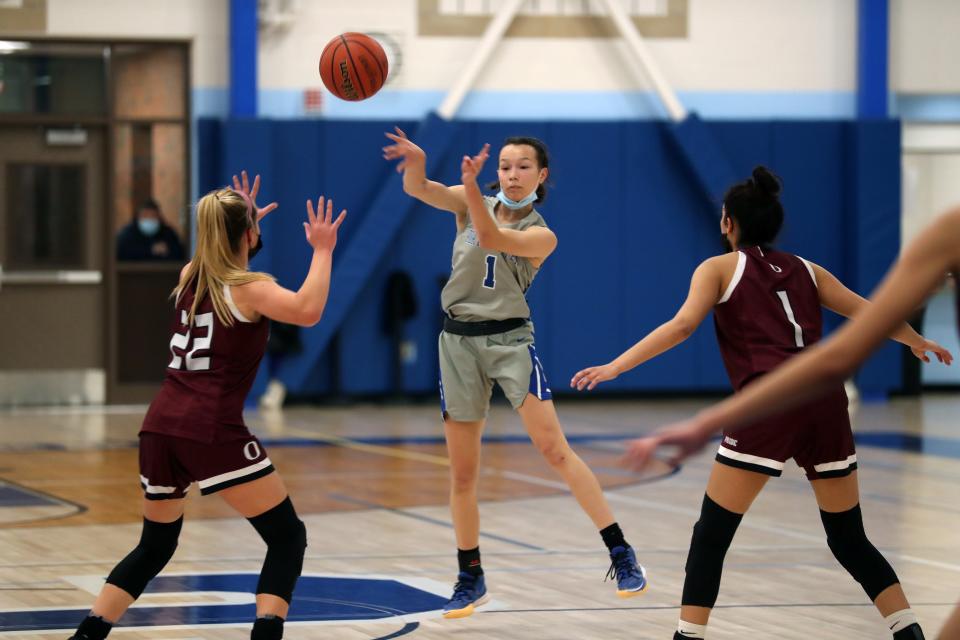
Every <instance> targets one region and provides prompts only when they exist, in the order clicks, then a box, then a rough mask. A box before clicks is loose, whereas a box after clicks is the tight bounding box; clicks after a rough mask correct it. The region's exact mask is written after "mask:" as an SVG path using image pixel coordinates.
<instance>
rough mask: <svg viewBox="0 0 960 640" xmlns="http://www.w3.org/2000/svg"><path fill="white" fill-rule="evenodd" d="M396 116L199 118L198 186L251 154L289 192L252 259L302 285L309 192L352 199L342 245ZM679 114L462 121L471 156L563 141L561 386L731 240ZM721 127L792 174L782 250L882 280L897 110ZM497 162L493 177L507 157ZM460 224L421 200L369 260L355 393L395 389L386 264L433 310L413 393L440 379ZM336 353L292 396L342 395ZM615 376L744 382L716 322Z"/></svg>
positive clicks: (349, 365) (215, 181) (541, 332)
mask: <svg viewBox="0 0 960 640" xmlns="http://www.w3.org/2000/svg"><path fill="white" fill-rule="evenodd" d="M394 124H399V125H400V126H401V127H407V128H410V129H412V128H414V127H415V123H413V122H399V123H395V122H376V121H345V120H342V121H334V120H299V121H298V120H284V121H270V120H229V121H219V120H201V121H200V124H199V127H198V141H199V147H200V156H199V162H198V176H199V187H200V192H201V193H204V192H206V191H207V190H208V189H211V188H213V187H215V186H218V185H222V184H224V183H225V181H226V180H227V177H228V176H229V175H230V174H231V173H233V172H238V171H239V170H240V169H241V168H246V169H247V170H248V171H253V172H259V173H260V174H261V175H262V176H263V180H264V183H263V189H262V196H261V201H262V202H268V201H270V200H277V201H279V202H280V203H281V207H280V209H279V210H277V211H276V212H275V213H273V214H271V216H270V217H269V218H268V219H267V220H266V221H265V235H264V242H265V243H266V246H267V247H269V249H265V251H264V252H263V256H262V257H259V256H258V258H257V260H256V261H254V265H253V266H254V267H255V268H259V269H263V270H266V271H270V272H271V273H274V274H275V275H276V276H277V277H278V279H279V281H280V282H281V283H282V284H284V285H286V286H289V287H297V286H299V284H300V282H301V279H302V277H303V275H304V274H305V271H306V267H307V264H308V261H309V248H308V246H307V244H306V243H305V241H304V239H303V231H302V227H301V221H302V219H303V217H304V215H305V214H304V202H305V200H306V199H307V198H308V197H316V196H317V195H319V194H326V195H330V196H332V197H333V198H334V199H335V203H336V205H337V206H338V207H346V208H347V209H348V210H349V212H350V213H349V216H348V219H347V222H346V224H345V225H344V227H343V229H342V235H341V239H340V244H339V246H338V252H342V251H343V249H344V248H345V247H348V246H349V244H350V242H351V240H352V233H353V230H355V229H356V228H357V227H358V226H359V225H358V222H359V220H360V219H361V218H362V217H363V215H364V211H365V209H366V208H367V207H369V206H370V204H371V201H372V199H373V197H374V196H375V195H376V193H377V191H378V189H379V187H380V185H381V183H382V182H383V181H384V179H385V178H386V176H387V175H388V172H389V171H391V170H392V166H390V165H388V164H387V163H386V162H385V161H383V160H382V159H381V157H380V154H381V151H380V148H381V147H382V146H383V143H384V140H385V139H384V138H383V137H382V132H383V131H385V130H388V129H390V128H391V127H392V126H393V125H394ZM669 126H670V125H668V124H666V123H660V122H655V121H646V122H644V121H629V122H625V121H622V122H617V121H611V122H582V121H581V122H549V123H544V122H539V123H535V122H529V121H528V122H505V121H487V122H474V121H466V122H461V123H459V125H458V128H457V130H456V131H455V133H454V135H455V137H456V140H455V141H454V143H453V145H452V148H453V149H454V150H455V154H454V155H457V156H458V155H459V154H460V153H462V152H468V151H474V150H476V149H478V148H479V147H480V145H481V144H482V143H483V142H491V143H492V144H493V145H497V143H498V142H499V141H500V140H502V139H503V138H504V137H505V136H507V135H512V134H517V133H523V134H530V135H535V136H538V137H541V138H543V139H544V140H546V141H547V143H548V145H549V146H550V147H551V151H552V173H551V182H552V183H553V184H552V188H551V192H550V195H549V197H548V199H547V202H546V203H545V204H544V205H543V206H542V207H541V208H540V209H541V212H542V213H543V214H544V215H545V217H546V218H547V221H548V223H549V224H550V225H551V227H552V228H553V229H554V230H555V231H556V233H557V235H558V237H559V239H560V244H559V248H558V250H557V252H556V253H555V254H554V255H553V256H552V257H551V258H550V260H549V261H548V262H547V264H546V266H545V267H544V269H543V271H542V272H541V274H540V275H539V277H538V278H537V281H536V283H535V284H534V286H533V288H532V290H531V292H530V294H529V298H530V302H531V306H532V308H533V319H534V322H535V324H536V329H537V348H538V351H539V353H540V356H541V359H542V360H543V363H544V366H545V368H546V373H547V376H548V378H549V379H550V380H551V382H552V384H553V386H554V388H555V389H556V390H560V389H562V388H564V387H565V386H566V382H567V381H568V380H569V378H570V376H571V375H572V374H573V373H574V372H575V371H576V370H577V369H579V368H581V367H583V366H586V365H590V364H596V363H600V362H603V361H606V360H607V359H609V358H611V357H613V356H615V355H616V354H617V353H619V352H620V350H622V349H624V348H626V347H628V346H629V345H630V344H632V343H633V341H635V340H636V339H638V338H640V337H642V336H643V335H644V333H645V332H647V331H650V330H651V329H653V328H655V327H656V326H657V325H658V324H659V323H660V322H662V321H664V320H666V319H668V318H669V317H671V315H672V314H673V313H674V312H675V310H676V309H677V307H678V306H679V304H680V303H681V302H682V301H683V298H684V296H685V295H686V292H687V287H688V283H689V277H690V275H691V273H692V272H693V270H694V268H695V267H696V265H697V264H699V262H700V261H702V260H703V259H705V258H707V257H709V256H710V255H713V254H715V253H716V252H717V251H718V249H719V227H718V218H719V210H720V203H719V202H717V203H711V204H708V203H706V202H705V200H704V199H703V196H702V195H701V192H700V191H699V190H698V189H697V188H696V187H695V185H694V181H693V176H692V175H691V174H690V170H689V169H688V168H687V166H688V165H687V164H686V163H685V161H684V159H683V158H682V157H681V155H680V152H679V150H678V149H677V147H676V146H675V144H674V143H673V142H672V140H671V136H670V133H669V130H668V128H667V127H669ZM706 126H707V127H708V128H709V130H710V132H711V133H712V135H713V137H715V138H716V140H717V141H718V142H719V143H720V144H721V146H722V148H723V149H724V150H725V151H726V153H727V156H728V158H729V161H730V163H731V165H732V167H733V168H734V170H735V171H736V173H737V175H738V176H748V175H749V172H750V170H751V168H752V167H753V166H754V165H755V164H758V163H763V164H767V165H769V166H771V167H772V168H773V169H774V170H776V171H777V172H778V173H779V174H780V175H781V176H782V177H783V178H784V181H785V185H786V186H785V190H784V196H783V197H784V202H785V205H786V208H787V224H786V226H785V229H784V233H783V235H782V239H781V247H782V248H784V249H785V250H789V251H793V252H795V253H799V254H801V255H803V256H804V257H807V258H809V259H810V260H813V261H814V262H817V263H819V264H821V265H823V266H824V267H826V268H827V269H829V270H831V271H832V272H834V273H835V274H836V275H837V276H838V277H840V278H841V279H842V280H844V281H845V282H847V283H848V284H849V285H850V286H851V287H852V288H854V289H856V290H858V291H859V292H860V293H863V294H869V293H870V291H871V290H872V287H873V286H874V285H875V284H876V282H877V281H878V280H879V278H880V277H881V276H882V275H883V273H884V272H885V271H886V270H887V268H888V267H889V266H890V264H891V263H892V261H893V259H894V258H895V256H896V253H897V251H898V248H899V228H900V210H899V209H900V185H899V166H900V143H899V135H900V134H899V132H900V129H899V123H897V122H893V121H876V122H871V123H869V124H868V125H867V124H861V123H858V122H856V121H832V122H824V121H817V122H812V121H811V122H743V121H738V122H708V123H707V125H706ZM428 175H429V176H430V177H431V178H432V179H435V180H439V181H441V182H445V183H448V184H453V183H456V182H458V181H459V163H458V162H454V161H449V160H448V161H447V162H444V163H442V164H438V163H435V162H430V161H429V159H428ZM486 177H489V178H490V179H493V178H494V177H495V170H494V169H493V168H492V167H488V168H487V170H486V176H485V178H486ZM396 197H397V200H398V202H400V201H401V200H402V199H404V198H407V197H408V196H406V195H405V194H403V193H402V192H401V191H399V190H398V192H397V194H396ZM454 232H455V227H454V223H453V220H452V218H451V216H450V214H447V213H444V212H440V211H436V210H433V209H431V208H429V207H427V206H425V205H420V204H418V206H417V207H416V208H415V210H414V211H413V213H412V215H411V216H410V217H409V218H408V219H407V222H406V226H405V227H404V228H403V229H402V231H401V232H400V234H399V236H398V237H397V239H396V240H395V241H394V242H393V244H392V246H391V248H390V250H388V251H387V252H386V253H385V254H384V255H382V256H371V257H370V259H371V260H374V261H375V262H376V265H377V268H376V270H375V275H374V276H373V278H372V279H371V281H370V282H369V283H368V284H367V286H366V288H365V291H364V293H363V295H362V296H361V298H360V301H359V302H358V303H357V304H355V305H354V306H353V308H352V309H350V311H349V313H348V314H347V317H346V320H345V322H344V323H343V326H342V328H341V331H340V334H339V340H338V344H337V345H336V346H334V347H331V348H332V349H339V361H340V366H339V375H340V379H341V385H342V387H341V391H342V392H343V393H346V394H370V393H374V394H376V393H385V392H388V391H389V378H390V375H389V372H390V365H389V363H390V344H389V341H388V340H387V338H386V336H385V335H384V334H383V332H382V330H381V316H382V309H383V297H384V285H385V281H386V278H387V276H388V275H389V274H390V272H392V271H394V270H397V269H399V270H404V271H407V272H409V273H410V274H411V276H412V277H413V280H414V283H415V287H416V293H417V296H418V298H419V310H418V314H417V316H416V317H415V318H413V319H412V320H411V321H410V322H409V323H408V324H407V327H406V335H407V338H408V339H410V340H412V341H413V342H414V343H415V344H416V346H417V354H418V357H417V359H416V360H415V361H414V362H412V363H410V364H408V365H406V366H405V369H404V378H405V381H404V391H405V392H413V393H429V392H433V391H434V390H435V389H436V385H437V363H436V351H437V347H436V341H437V333H438V331H439V326H440V320H439V317H440V308H439V292H440V284H439V283H440V280H441V279H442V278H443V277H444V276H446V275H447V274H448V272H449V266H450V249H451V244H452V241H453V236H454ZM335 264H336V263H335ZM333 286H334V287H336V286H337V280H336V266H335V268H334V281H333ZM321 322H322V321H321ZM829 323H830V324H832V325H835V324H836V320H835V319H832V320H830V321H829ZM330 356H331V353H330V349H328V350H327V352H326V353H325V354H324V356H323V357H322V358H321V359H319V360H318V361H317V362H316V363H311V366H313V367H315V369H314V370H315V375H313V376H311V377H310V379H309V381H308V383H307V384H305V385H303V386H300V387H296V388H292V389H290V391H291V393H295V394H323V393H328V392H329V391H330V384H331V376H330V369H331V366H330ZM281 377H282V370H281ZM860 381H861V384H862V385H863V387H864V388H863V390H864V391H866V392H868V393H871V392H873V393H876V392H879V393H886V392H889V391H890V390H894V389H897V388H899V386H900V352H899V350H898V349H897V347H896V346H892V345H891V346H888V347H887V348H886V349H884V350H883V351H881V353H880V355H878V356H877V357H875V358H874V360H873V361H872V362H871V364H870V365H868V366H867V367H866V368H865V369H864V372H863V374H862V375H861V377H860ZM606 388H607V389H608V390H611V391H638V392H645V391H649V392H655V391H685V392H696V391H713V390H723V389H727V388H729V387H728V383H727V380H726V375H725V373H724V371H723V367H722V364H721V362H720V358H719V354H718V351H717V348H716V341H715V339H714V335H713V327H712V321H710V320H709V319H708V321H707V322H705V323H704V325H703V326H702V327H701V328H700V329H699V330H698V331H697V333H696V334H695V335H694V336H693V337H692V338H691V339H690V340H689V341H687V342H686V343H685V344H683V345H680V346H679V347H678V348H676V349H674V350H673V351H672V352H670V353H668V354H666V355H664V356H662V357H660V358H658V359H656V360H654V361H653V362H650V363H648V364H647V365H644V366H642V367H640V368H639V369H637V370H635V371H634V372H631V373H629V374H627V375H624V376H622V377H621V378H620V379H619V380H617V381H615V382H613V383H610V384H608V386H607V387H606Z"/></svg>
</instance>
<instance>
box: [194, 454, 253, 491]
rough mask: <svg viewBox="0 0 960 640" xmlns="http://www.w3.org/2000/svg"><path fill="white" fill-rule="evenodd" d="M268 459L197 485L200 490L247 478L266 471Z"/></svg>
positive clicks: (202, 481)
mask: <svg viewBox="0 0 960 640" xmlns="http://www.w3.org/2000/svg"><path fill="white" fill-rule="evenodd" d="M270 464H271V463H270V458H264V459H263V460H261V461H260V462H258V463H256V464H252V465H250V466H249V467H244V468H243V469H237V470H236V471H228V472H227V473H221V474H220V475H218V476H213V477H212V478H207V479H206V480H201V481H199V482H198V483H197V484H198V485H200V489H201V490H203V489H206V488H207V487H212V486H215V485H218V484H222V483H224V482H229V481H230V480H236V479H237V478H242V477H243V476H248V475H250V474H251V473H256V472H257V471H260V470H261V469H266V468H267V467H269V466H270Z"/></svg>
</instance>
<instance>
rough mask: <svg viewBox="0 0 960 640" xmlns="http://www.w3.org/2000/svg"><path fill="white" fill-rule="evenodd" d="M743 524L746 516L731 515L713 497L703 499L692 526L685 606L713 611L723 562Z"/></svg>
mask: <svg viewBox="0 0 960 640" xmlns="http://www.w3.org/2000/svg"><path fill="white" fill-rule="evenodd" d="M741 520H743V514H741V513H734V512H733V511H728V510H727V509H724V508H723V507H721V506H720V505H718V504H717V503H716V502H714V501H713V500H711V499H710V496H708V495H704V496H703V506H702V507H701V509H700V519H699V520H698V521H697V524H695V525H694V526H693V537H692V538H691V540H690V552H689V553H688V554H687V564H686V567H685V569H686V572H687V577H686V578H685V579H684V581H683V596H682V598H681V603H682V604H684V605H690V606H695V607H710V608H712V607H713V605H714V604H716V602H717V594H718V593H719V592H720V578H721V576H722V574H723V559H724V557H725V556H726V555H727V549H729V548H730V543H731V542H733V536H734V534H736V533H737V527H739V526H740V521H741Z"/></svg>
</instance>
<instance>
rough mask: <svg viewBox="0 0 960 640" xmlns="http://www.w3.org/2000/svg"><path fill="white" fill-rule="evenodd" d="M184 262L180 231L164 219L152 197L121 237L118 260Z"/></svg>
mask: <svg viewBox="0 0 960 640" xmlns="http://www.w3.org/2000/svg"><path fill="white" fill-rule="evenodd" d="M183 259H184V258H183V245H181V244H180V238H179V237H178V236H177V232H176V231H174V230H173V229H172V228H171V227H170V226H169V225H168V224H167V223H166V222H165V221H164V220H163V216H162V215H161V213H160V205H158V204H157V202H156V201H155V200H154V199H153V198H148V199H147V200H146V201H144V203H143V204H142V205H140V208H139V209H137V212H136V214H134V217H133V220H131V221H130V223H129V224H128V225H126V226H125V227H124V228H123V229H121V230H120V233H119V234H118V235H117V260H179V261H183Z"/></svg>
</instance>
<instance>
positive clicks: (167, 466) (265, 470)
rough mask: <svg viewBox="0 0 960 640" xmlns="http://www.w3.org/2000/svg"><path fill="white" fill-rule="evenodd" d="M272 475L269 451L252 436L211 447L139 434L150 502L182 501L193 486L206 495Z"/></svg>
mask: <svg viewBox="0 0 960 640" xmlns="http://www.w3.org/2000/svg"><path fill="white" fill-rule="evenodd" d="M272 472H273V464H272V463H271V462H270V458H268V457H267V452H266V450H265V449H264V448H263V445H262V444H260V441H259V440H257V438H256V436H254V435H252V434H248V435H247V436H245V437H243V438H241V439H237V440H229V441H227V442H214V443H209V444H208V443H205V442H198V441H196V440H189V439H187V438H178V437H177V436H169V435H164V434H161V433H150V432H143V433H141V434H140V486H142V487H143V492H144V497H146V498H147V499H148V500H173V499H176V498H183V497H184V496H185V495H186V493H187V489H189V487H190V484H191V483H192V482H196V483H197V484H198V485H199V487H200V493H201V494H202V495H207V494H210V493H215V492H217V491H220V490H221V489H226V488H227V487H232V486H235V485H238V484H243V483H244V482H250V481H251V480H256V479H257V478H262V477H264V476H266V475H268V474H270V473H272Z"/></svg>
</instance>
